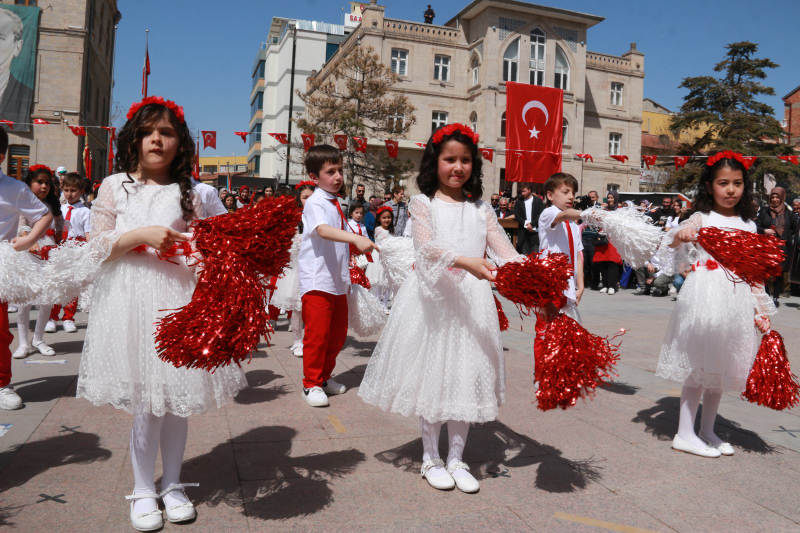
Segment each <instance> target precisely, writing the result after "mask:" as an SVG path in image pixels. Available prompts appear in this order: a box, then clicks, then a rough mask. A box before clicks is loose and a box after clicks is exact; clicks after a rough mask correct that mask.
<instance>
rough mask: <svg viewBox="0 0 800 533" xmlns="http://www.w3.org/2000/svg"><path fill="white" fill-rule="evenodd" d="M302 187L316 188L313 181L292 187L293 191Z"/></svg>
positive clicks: (302, 182)
mask: <svg viewBox="0 0 800 533" xmlns="http://www.w3.org/2000/svg"><path fill="white" fill-rule="evenodd" d="M304 185H308V186H309V187H316V185H314V182H313V181H310V180H308V181H301V182H300V183H298V184H297V185H295V186H294V190H296V191H299V190H300V189H301V188H302V187H303V186H304Z"/></svg>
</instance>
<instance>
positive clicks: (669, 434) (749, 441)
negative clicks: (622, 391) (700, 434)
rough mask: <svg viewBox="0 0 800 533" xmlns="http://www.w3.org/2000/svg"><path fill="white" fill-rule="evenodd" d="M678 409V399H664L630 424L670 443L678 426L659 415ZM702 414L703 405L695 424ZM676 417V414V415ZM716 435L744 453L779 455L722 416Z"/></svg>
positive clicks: (717, 423) (762, 440)
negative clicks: (643, 428) (642, 425)
mask: <svg viewBox="0 0 800 533" xmlns="http://www.w3.org/2000/svg"><path fill="white" fill-rule="evenodd" d="M679 407H680V398H674V397H671V396H670V397H665V398H661V399H660V400H658V401H657V402H656V404H655V405H654V406H653V407H650V408H648V409H642V410H641V411H639V412H638V413H636V417H634V418H633V420H631V422H638V423H640V424H644V425H645V431H646V432H647V433H650V434H651V435H653V436H654V437H656V438H657V439H658V440H662V441H671V440H672V439H673V437H674V436H675V433H676V432H677V431H678V424H677V423H676V422H672V421H670V420H668V419H666V418H664V417H662V416H661V415H663V414H665V413H667V412H668V411H677V410H678V408H679ZM702 412H703V405H702V404H701V405H700V409H699V410H698V412H697V418H696V423H697V424H698V428H699V424H700V415H701V414H702ZM676 415H677V413H676ZM716 433H717V435H718V436H719V437H720V438H722V439H725V440H726V441H727V442H729V443H731V444H732V445H733V446H736V447H737V448H741V449H742V450H744V451H746V452H753V453H760V454H773V453H780V452H779V451H778V449H777V448H776V447H775V446H772V445H771V444H769V443H767V442H766V441H765V440H764V439H762V438H761V437H759V436H758V435H756V434H755V433H753V432H752V431H747V430H746V429H742V426H741V424H739V423H738V422H735V421H733V420H730V419H727V418H725V417H724V416H721V415H719V414H717V422H716Z"/></svg>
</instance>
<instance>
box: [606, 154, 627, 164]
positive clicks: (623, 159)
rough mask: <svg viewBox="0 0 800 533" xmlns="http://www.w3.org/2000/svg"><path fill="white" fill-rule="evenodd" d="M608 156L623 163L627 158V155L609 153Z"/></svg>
mask: <svg viewBox="0 0 800 533" xmlns="http://www.w3.org/2000/svg"><path fill="white" fill-rule="evenodd" d="M608 157H610V158H611V159H616V160H617V161H619V162H620V163H624V162H626V161H627V160H628V156H627V155H610V156H608Z"/></svg>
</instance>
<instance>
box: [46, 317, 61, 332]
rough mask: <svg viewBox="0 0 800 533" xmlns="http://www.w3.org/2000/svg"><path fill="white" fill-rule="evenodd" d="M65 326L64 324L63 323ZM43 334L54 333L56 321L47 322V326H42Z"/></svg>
mask: <svg viewBox="0 0 800 533" xmlns="http://www.w3.org/2000/svg"><path fill="white" fill-rule="evenodd" d="M64 325H65V326H66V323H64ZM44 332H45V333H55V332H56V321H55V320H48V321H47V324H46V325H45V326H44Z"/></svg>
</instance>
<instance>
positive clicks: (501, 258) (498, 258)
mask: <svg viewBox="0 0 800 533" xmlns="http://www.w3.org/2000/svg"><path fill="white" fill-rule="evenodd" d="M482 208H483V211H484V213H486V253H488V254H489V259H491V261H492V263H494V264H495V265H497V266H499V267H500V266H503V265H505V264H506V263H510V262H513V261H517V262H519V261H523V260H524V259H525V256H524V255H520V254H518V253H517V251H516V250H515V249H514V246H513V245H512V244H511V241H510V240H508V235H507V234H506V232H505V230H504V229H503V226H501V225H500V223H499V222H498V221H497V215H496V214H495V212H494V210H493V209H492V208H491V207H490V206H489V204H486V203H484V204H483V206H482Z"/></svg>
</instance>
